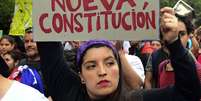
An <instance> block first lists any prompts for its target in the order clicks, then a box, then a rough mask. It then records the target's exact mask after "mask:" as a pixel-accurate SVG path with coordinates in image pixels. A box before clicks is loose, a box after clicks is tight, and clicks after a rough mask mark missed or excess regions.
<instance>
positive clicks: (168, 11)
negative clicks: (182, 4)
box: [160, 7, 175, 15]
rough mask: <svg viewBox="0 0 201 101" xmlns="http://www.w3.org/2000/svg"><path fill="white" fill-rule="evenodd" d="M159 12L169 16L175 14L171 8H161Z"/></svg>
mask: <svg viewBox="0 0 201 101" xmlns="http://www.w3.org/2000/svg"><path fill="white" fill-rule="evenodd" d="M160 11H161V13H165V12H167V13H170V14H172V15H174V14H175V12H174V9H173V8H171V7H164V8H162V9H161V10H160Z"/></svg>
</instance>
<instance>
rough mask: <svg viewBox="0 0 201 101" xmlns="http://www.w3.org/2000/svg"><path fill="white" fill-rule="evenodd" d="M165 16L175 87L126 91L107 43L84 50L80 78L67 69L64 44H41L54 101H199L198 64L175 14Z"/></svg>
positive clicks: (83, 47)
mask: <svg viewBox="0 0 201 101" xmlns="http://www.w3.org/2000/svg"><path fill="white" fill-rule="evenodd" d="M161 12H162V13H163V16H162V19H161V25H162V27H161V28H162V31H163V32H164V37H165V39H166V42H167V44H166V45H167V47H168V49H169V51H170V53H171V63H172V66H173V67H174V70H175V80H176V81H175V86H173V87H168V88H164V89H156V90H150V91H132V90H128V89H126V87H125V86H124V81H123V76H122V67H121V62H120V59H119V55H118V52H117V50H116V49H115V48H114V47H113V45H112V44H111V43H110V42H109V41H106V40H91V41H88V42H86V43H85V44H83V45H81V46H80V48H79V49H78V51H77V61H76V62H77V68H78V71H79V72H78V74H77V73H75V72H73V71H72V70H71V69H70V67H68V65H66V62H65V60H64V58H63V49H62V48H61V46H62V45H61V44H59V43H38V47H39V53H40V55H41V65H42V66H41V67H42V71H43V74H45V75H44V78H45V80H46V83H47V87H48V91H49V93H50V95H51V96H52V98H53V100H54V101H199V95H200V89H199V87H200V84H199V80H198V78H197V74H196V69H195V63H194V61H193V59H192V57H191V56H190V55H189V54H188V52H187V50H185V48H184V47H183V46H182V44H181V42H180V39H179V38H178V33H176V32H177V30H176V29H177V24H178V21H177V19H176V17H175V16H174V11H173V10H172V9H171V8H163V9H161ZM184 74H185V75H184Z"/></svg>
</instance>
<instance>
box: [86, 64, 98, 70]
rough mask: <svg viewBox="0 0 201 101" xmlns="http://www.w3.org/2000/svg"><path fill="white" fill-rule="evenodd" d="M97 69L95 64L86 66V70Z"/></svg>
mask: <svg viewBox="0 0 201 101" xmlns="http://www.w3.org/2000/svg"><path fill="white" fill-rule="evenodd" d="M95 67H96V65H95V64H90V65H86V66H85V68H86V69H88V70H92V69H94V68H95Z"/></svg>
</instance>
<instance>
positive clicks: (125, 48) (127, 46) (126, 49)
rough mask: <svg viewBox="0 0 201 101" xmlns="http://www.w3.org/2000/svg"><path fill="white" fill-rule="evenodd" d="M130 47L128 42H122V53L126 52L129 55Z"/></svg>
mask: <svg viewBox="0 0 201 101" xmlns="http://www.w3.org/2000/svg"><path fill="white" fill-rule="evenodd" d="M130 47H131V45H130V42H129V41H124V42H123V49H124V52H126V53H127V54H128V53H129V48H130Z"/></svg>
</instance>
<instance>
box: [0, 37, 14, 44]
mask: <svg viewBox="0 0 201 101" xmlns="http://www.w3.org/2000/svg"><path fill="white" fill-rule="evenodd" d="M3 39H7V40H8V41H9V42H10V43H11V44H12V45H14V44H15V39H14V38H13V37H12V36H9V35H4V36H3V37H2V38H1V39H0V41H2V40H3Z"/></svg>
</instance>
